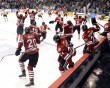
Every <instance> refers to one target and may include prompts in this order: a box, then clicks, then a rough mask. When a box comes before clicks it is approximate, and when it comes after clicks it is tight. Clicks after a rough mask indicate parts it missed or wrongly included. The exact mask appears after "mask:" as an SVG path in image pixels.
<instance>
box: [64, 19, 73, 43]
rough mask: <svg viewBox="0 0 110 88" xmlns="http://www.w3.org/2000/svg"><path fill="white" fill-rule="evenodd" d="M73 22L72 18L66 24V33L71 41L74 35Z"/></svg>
mask: <svg viewBox="0 0 110 88" xmlns="http://www.w3.org/2000/svg"><path fill="white" fill-rule="evenodd" d="M73 28H74V26H73V24H72V22H71V21H70V20H68V21H67V24H64V35H65V36H66V37H67V40H68V41H71V38H72V37H73Z"/></svg>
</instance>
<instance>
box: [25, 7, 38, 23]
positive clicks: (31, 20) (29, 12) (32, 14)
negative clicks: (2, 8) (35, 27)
mask: <svg viewBox="0 0 110 88" xmlns="http://www.w3.org/2000/svg"><path fill="white" fill-rule="evenodd" d="M37 11H38V8H37V7H36V11H34V10H32V11H29V9H28V10H27V12H28V14H29V16H30V24H32V22H33V21H35V15H36V14H37Z"/></svg>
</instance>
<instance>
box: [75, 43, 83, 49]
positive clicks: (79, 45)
mask: <svg viewBox="0 0 110 88" xmlns="http://www.w3.org/2000/svg"><path fill="white" fill-rule="evenodd" d="M83 45H85V43H83V44H81V45H79V46H77V47H75V49H77V48H79V47H81V46H83Z"/></svg>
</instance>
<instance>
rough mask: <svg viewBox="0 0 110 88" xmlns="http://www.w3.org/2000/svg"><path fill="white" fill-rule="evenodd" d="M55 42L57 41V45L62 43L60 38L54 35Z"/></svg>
mask: <svg viewBox="0 0 110 88" xmlns="http://www.w3.org/2000/svg"><path fill="white" fill-rule="evenodd" d="M53 41H55V43H59V42H60V36H59V35H57V34H56V35H54V37H53Z"/></svg>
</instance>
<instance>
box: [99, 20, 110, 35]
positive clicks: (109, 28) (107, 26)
mask: <svg viewBox="0 0 110 88" xmlns="http://www.w3.org/2000/svg"><path fill="white" fill-rule="evenodd" d="M109 32H110V19H108V22H107V23H106V24H105V25H104V32H102V33H101V35H102V36H107V33H109Z"/></svg>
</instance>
